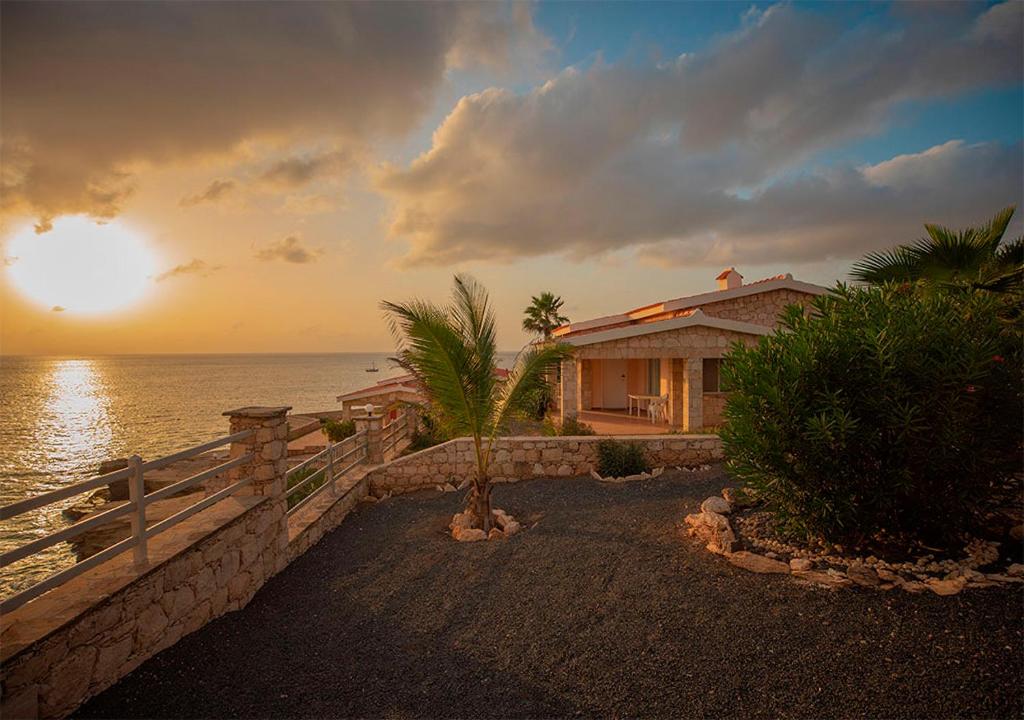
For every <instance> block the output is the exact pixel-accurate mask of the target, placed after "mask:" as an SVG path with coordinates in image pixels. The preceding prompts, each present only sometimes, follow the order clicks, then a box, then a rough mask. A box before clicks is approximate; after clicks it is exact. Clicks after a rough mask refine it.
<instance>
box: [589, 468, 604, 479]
mask: <svg viewBox="0 0 1024 720" xmlns="http://www.w3.org/2000/svg"><path fill="white" fill-rule="evenodd" d="M590 477H592V478H594V479H595V480H604V478H603V477H601V473H599V472H598V471H597V470H595V469H594V468H590Z"/></svg>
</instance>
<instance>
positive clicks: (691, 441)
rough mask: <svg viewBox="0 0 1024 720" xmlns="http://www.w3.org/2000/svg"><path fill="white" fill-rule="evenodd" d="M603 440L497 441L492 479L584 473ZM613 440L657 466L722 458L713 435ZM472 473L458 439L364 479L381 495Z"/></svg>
mask: <svg viewBox="0 0 1024 720" xmlns="http://www.w3.org/2000/svg"><path fill="white" fill-rule="evenodd" d="M607 439H608V438H604V437H598V436H579V437H531V436H524V437H504V438H498V439H497V440H496V441H495V448H494V455H493V458H492V461H491V472H492V475H493V481H494V482H517V481H519V480H529V479H532V478H540V477H573V476H577V475H586V474H587V473H589V472H590V470H591V468H594V467H595V466H596V464H597V444H598V443H599V442H600V441H601V440H607ZM614 439H615V440H618V441H629V442H638V443H640V444H641V445H643V446H644V448H645V449H646V451H647V456H648V459H649V460H650V462H651V464H652V465H654V466H655V467H657V466H673V465H694V464H699V463H705V462H711V461H714V460H720V459H721V458H722V441H721V439H720V438H719V437H718V436H717V435H636V436H630V437H616V438H614ZM475 469H476V460H475V453H474V450H473V442H472V440H470V439H469V438H458V439H456V440H449V441H448V442H446V443H442V444H441V445H436V446H434V447H432V448H427V449H426V450H421V451H420V452H417V453H413V454H412V455H407V456H405V457H402V458H398V459H397V460H394V461H393V462H390V463H387V464H386V465H382V466H380V467H378V468H376V469H374V470H372V471H371V472H370V473H369V475H368V476H367V480H368V482H369V486H370V492H371V493H373V494H374V495H376V496H378V497H380V496H382V495H385V494H387V493H392V494H397V493H403V492H410V491H413V490H419V489H422V488H432V487H434V486H436V485H438V484H439V483H445V482H451V483H452V484H453V485H456V486H457V485H459V484H460V483H461V482H463V481H464V480H466V479H469V478H471V477H472V476H473V473H474V471H475Z"/></svg>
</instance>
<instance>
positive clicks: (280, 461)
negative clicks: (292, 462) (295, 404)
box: [224, 407, 291, 502]
mask: <svg viewBox="0 0 1024 720" xmlns="http://www.w3.org/2000/svg"><path fill="white" fill-rule="evenodd" d="M289 410H291V408H290V407H244V408H239V409H237V410H228V411H227V412H226V413H224V415H225V416H226V417H227V418H228V419H229V421H230V424H231V434H232V435H234V434H235V433H237V432H241V431H243V430H255V431H256V432H255V433H253V435H251V436H250V437H248V438H247V439H245V440H242V441H241V442H236V443H231V458H236V457H241V456H242V455H247V454H249V453H252V455H253V459H252V460H250V461H249V462H247V463H243V464H242V465H239V466H238V467H236V468H233V469H231V470H228V472H227V476H228V477H227V482H225V485H229V484H231V483H234V482H236V481H238V480H241V479H242V478H244V477H248V476H252V483H251V484H250V485H249V486H248V491H249V493H250V494H252V495H271V496H277V497H279V498H280V499H281V501H282V502H284V490H285V479H284V475H285V473H286V472H287V470H288V411H289Z"/></svg>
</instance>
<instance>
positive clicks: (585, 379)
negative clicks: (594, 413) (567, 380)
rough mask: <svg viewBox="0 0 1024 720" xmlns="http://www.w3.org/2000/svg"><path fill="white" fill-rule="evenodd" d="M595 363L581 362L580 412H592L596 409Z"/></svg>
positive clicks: (591, 361) (589, 361) (590, 361)
mask: <svg viewBox="0 0 1024 720" xmlns="http://www.w3.org/2000/svg"><path fill="white" fill-rule="evenodd" d="M593 375H594V361H593V360H580V382H579V398H580V410H590V409H591V408H593V407H594V398H593V394H594V383H593Z"/></svg>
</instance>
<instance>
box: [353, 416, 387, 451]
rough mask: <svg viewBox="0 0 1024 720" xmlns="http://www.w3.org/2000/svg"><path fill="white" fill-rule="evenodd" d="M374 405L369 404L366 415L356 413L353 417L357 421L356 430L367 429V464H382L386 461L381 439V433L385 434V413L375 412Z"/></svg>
mask: <svg viewBox="0 0 1024 720" xmlns="http://www.w3.org/2000/svg"><path fill="white" fill-rule="evenodd" d="M373 410H374V408H373V405H367V406H366V407H365V408H364V409H363V411H364V412H365V413H366V414H365V415H362V416H359V415H356V416H355V417H353V418H352V419H353V420H354V421H355V423H356V432H362V431H363V430H365V431H366V438H365V440H364V442H365V443H366V456H365V460H366V464H367V465H380V464H381V463H382V462H384V446H383V443H382V441H381V435H382V434H383V424H384V416H383V415H374V414H373Z"/></svg>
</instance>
